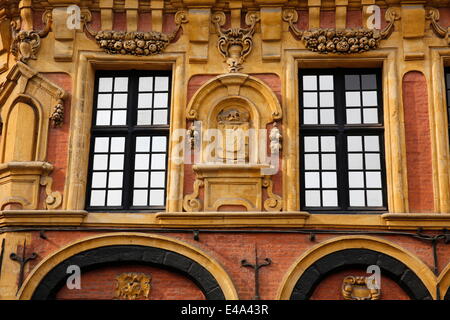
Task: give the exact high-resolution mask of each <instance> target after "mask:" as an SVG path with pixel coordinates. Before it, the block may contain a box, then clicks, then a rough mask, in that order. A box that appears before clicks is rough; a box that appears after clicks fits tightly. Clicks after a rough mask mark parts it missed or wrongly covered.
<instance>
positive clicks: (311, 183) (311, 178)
mask: <svg viewBox="0 0 450 320" xmlns="http://www.w3.org/2000/svg"><path fill="white" fill-rule="evenodd" d="M319 187H320V176H319V172H305V188H319Z"/></svg>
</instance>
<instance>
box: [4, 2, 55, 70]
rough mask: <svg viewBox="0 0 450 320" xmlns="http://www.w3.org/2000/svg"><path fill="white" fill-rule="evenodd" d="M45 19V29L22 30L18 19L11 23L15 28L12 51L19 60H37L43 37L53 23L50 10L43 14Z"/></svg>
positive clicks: (24, 61) (25, 61) (13, 28)
mask: <svg viewBox="0 0 450 320" xmlns="http://www.w3.org/2000/svg"><path fill="white" fill-rule="evenodd" d="M42 19H43V21H44V23H45V28H44V30H41V31H34V30H20V26H19V24H18V22H17V21H13V22H12V23H11V25H12V30H13V41H12V43H11V53H12V54H13V56H14V57H15V58H16V60H17V61H21V62H23V63H25V64H26V63H27V62H28V60H30V59H32V60H36V59H37V57H36V55H37V52H38V50H39V47H40V46H41V38H44V37H46V36H47V35H48V33H49V32H50V29H51V25H52V17H51V14H50V12H49V11H47V12H45V13H44V15H43V18H42Z"/></svg>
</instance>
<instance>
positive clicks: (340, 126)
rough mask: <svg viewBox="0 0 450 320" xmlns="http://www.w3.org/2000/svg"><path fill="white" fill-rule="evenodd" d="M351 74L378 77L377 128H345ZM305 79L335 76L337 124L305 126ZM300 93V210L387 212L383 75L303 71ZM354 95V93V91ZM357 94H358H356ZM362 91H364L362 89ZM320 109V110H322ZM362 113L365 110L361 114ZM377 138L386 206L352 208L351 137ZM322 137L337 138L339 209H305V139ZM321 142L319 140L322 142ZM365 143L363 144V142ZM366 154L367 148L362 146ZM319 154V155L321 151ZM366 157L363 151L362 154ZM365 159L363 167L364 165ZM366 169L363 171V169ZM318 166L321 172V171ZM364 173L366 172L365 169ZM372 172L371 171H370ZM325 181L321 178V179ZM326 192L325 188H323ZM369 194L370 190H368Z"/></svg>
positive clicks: (352, 70)
mask: <svg viewBox="0 0 450 320" xmlns="http://www.w3.org/2000/svg"><path fill="white" fill-rule="evenodd" d="M346 74H347V75H351V74H359V75H364V74H376V77H377V81H376V83H377V88H376V91H377V93H378V94H377V100H378V120H379V123H377V124H346V123H345V121H346V106H345V92H346V91H345V75H346ZM304 75H317V76H320V75H333V76H334V77H333V85H334V87H333V91H334V109H335V110H334V111H335V112H334V116H335V123H337V124H324V125H321V124H303V121H302V118H303V92H304V91H303V87H302V76H304ZM298 87H299V88H298V89H299V97H298V99H299V129H300V130H299V131H300V132H299V146H300V150H299V155H300V158H299V161H300V205H301V210H303V211H307V212H310V213H324V214H326V213H339V214H340V213H349V214H356V213H358V214H361V213H362V214H379V213H385V212H388V198H387V182H386V174H387V173H386V160H385V139H384V138H385V137H384V131H385V129H384V117H383V111H384V110H383V90H382V89H383V88H382V72H381V69H379V68H373V69H372V68H371V69H367V68H364V69H362V68H323V69H301V70H299V75H298ZM352 91H353V90H352ZM354 91H357V90H354ZM360 91H363V89H362V88H360ZM361 108H362V107H361ZM319 109H320V108H319ZM361 112H362V110H361ZM361 119H362V118H361ZM358 134H360V135H362V136H368V135H376V136H379V137H380V139H379V142H380V146H379V148H380V150H379V153H380V171H381V188H382V201H383V205H382V206H380V207H350V204H349V198H350V196H349V182H348V172H349V169H348V154H349V152H348V149H347V136H348V135H358ZM309 135H310V136H319V137H320V136H323V135H325V136H326V135H331V136H335V137H336V174H337V188H336V189H337V192H338V206H337V207H307V206H305V187H304V186H305V175H304V173H305V163H304V154H305V152H304V137H305V136H309ZM319 140H320V139H319ZM362 140H363V143H364V139H362ZM363 150H364V145H363ZM319 153H320V151H319ZM363 154H364V151H363ZM319 162H320V161H319ZM364 162H365V160H364V156H363V165H364V167H365V164H364ZM364 167H363V168H364ZM321 170H322V169H321V164H319V172H322V171H321ZM363 171H364V172H367V171H366V170H365V169H363ZM369 171H370V170H369ZM320 179H322V178H320ZM320 189H321V190H323V188H320ZM366 190H367V189H366ZM364 194H365V203H367V194H366V192H364Z"/></svg>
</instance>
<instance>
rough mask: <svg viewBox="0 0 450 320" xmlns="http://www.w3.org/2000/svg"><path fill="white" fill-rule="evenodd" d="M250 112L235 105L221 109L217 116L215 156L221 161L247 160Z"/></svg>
mask: <svg viewBox="0 0 450 320" xmlns="http://www.w3.org/2000/svg"><path fill="white" fill-rule="evenodd" d="M249 120H250V114H249V113H248V112H247V111H246V110H244V109H242V108H237V107H229V108H225V109H223V110H222V111H221V112H220V113H219V114H218V116H217V127H218V131H219V132H218V133H219V135H220V139H219V142H218V146H217V158H218V160H219V161H223V162H228V163H229V162H232V163H236V162H248V159H249V146H248V144H249V129H250V121H249Z"/></svg>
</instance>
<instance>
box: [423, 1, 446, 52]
mask: <svg viewBox="0 0 450 320" xmlns="http://www.w3.org/2000/svg"><path fill="white" fill-rule="evenodd" d="M427 19H430V20H431V28H432V29H433V31H434V33H435V34H436V35H437V36H438V37H440V38H445V39H446V40H447V44H450V38H449V35H450V27H447V28H445V27H443V26H441V25H440V24H439V23H438V21H439V10H438V9H436V8H428V12H427Z"/></svg>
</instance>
